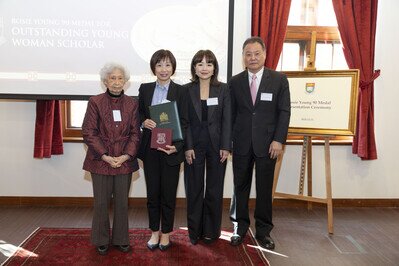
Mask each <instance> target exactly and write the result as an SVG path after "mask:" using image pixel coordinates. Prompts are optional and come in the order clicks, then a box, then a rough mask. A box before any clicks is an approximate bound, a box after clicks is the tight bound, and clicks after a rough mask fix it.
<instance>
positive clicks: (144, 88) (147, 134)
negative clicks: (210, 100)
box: [138, 81, 187, 166]
mask: <svg viewBox="0 0 399 266" xmlns="http://www.w3.org/2000/svg"><path fill="white" fill-rule="evenodd" d="M154 91H155V82H151V83H143V84H141V85H140V88H139V114H140V122H141V123H143V122H144V120H146V119H151V117H150V110H149V108H148V107H149V106H151V102H152V96H153V95H154ZM184 96H185V92H184V88H183V87H182V86H181V85H178V84H176V83H174V82H173V81H170V84H169V89H168V95H167V96H166V99H168V100H169V101H176V103H177V109H178V111H179V115H180V126H181V128H182V133H183V136H184V135H185V128H186V124H187V123H186V122H185V118H184V116H183V115H182V113H184V112H185V111H184V110H185V108H186V106H187V104H186V103H185V98H184ZM150 144H151V130H149V129H147V128H143V133H142V139H141V144H140V149H139V153H138V158H140V159H141V160H143V159H144V153H145V152H146V151H148V150H149V149H150ZM172 145H174V146H175V147H176V149H177V152H176V153H173V154H170V155H168V156H167V157H166V161H167V163H168V164H169V165H171V166H173V165H177V164H180V163H182V162H183V161H184V149H183V148H184V141H175V142H173V143H172Z"/></svg>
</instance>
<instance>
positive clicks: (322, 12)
mask: <svg viewBox="0 0 399 266" xmlns="http://www.w3.org/2000/svg"><path fill="white" fill-rule="evenodd" d="M317 14H319V16H317V24H316V25H317V26H337V18H336V17H335V12H334V8H333V4H332V1H331V0H328V1H327V0H321V1H320V0H319V1H318V5H317Z"/></svg>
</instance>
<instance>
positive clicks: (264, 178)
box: [230, 148, 276, 238]
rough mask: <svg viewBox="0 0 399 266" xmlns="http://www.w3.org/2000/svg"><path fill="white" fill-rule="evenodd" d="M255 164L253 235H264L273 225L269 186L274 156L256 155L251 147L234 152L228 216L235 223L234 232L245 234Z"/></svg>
mask: <svg viewBox="0 0 399 266" xmlns="http://www.w3.org/2000/svg"><path fill="white" fill-rule="evenodd" d="M254 164H255V178H256V180H255V184H256V206H255V215H254V216H255V228H256V237H257V238H263V237H264V236H266V235H269V234H270V231H271V230H272V229H273V222H272V189H273V178H274V168H275V165H276V160H275V159H270V157H268V156H267V157H256V155H255V154H254V153H253V149H252V148H251V149H250V153H249V154H247V155H244V156H242V155H237V154H234V152H233V174H234V195H233V198H232V202H231V208H230V219H231V220H232V222H233V224H234V233H236V234H238V235H240V236H244V235H245V234H246V233H247V230H248V228H249V225H250V220H249V211H248V201H249V194H250V191H251V184H252V172H253V168H254Z"/></svg>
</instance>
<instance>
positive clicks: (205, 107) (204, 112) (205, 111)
mask: <svg viewBox="0 0 399 266" xmlns="http://www.w3.org/2000/svg"><path fill="white" fill-rule="evenodd" d="M201 111H202V122H205V121H208V105H207V104H206V100H201Z"/></svg>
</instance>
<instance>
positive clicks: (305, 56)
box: [63, 0, 352, 144]
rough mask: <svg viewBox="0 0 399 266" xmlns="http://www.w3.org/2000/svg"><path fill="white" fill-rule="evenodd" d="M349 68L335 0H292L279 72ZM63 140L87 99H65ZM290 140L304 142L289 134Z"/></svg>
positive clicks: (72, 136) (76, 130) (75, 128)
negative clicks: (333, 2) (339, 28)
mask: <svg viewBox="0 0 399 266" xmlns="http://www.w3.org/2000/svg"><path fill="white" fill-rule="evenodd" d="M314 68H316V69H317V70H334V69H341V70H342V69H348V66H347V64H346V61H345V58H344V55H343V52H342V45H341V41H340V37H339V32H338V28H337V21H336V18H335V13H334V9H333V6H332V1H331V0H330V1H328V0H292V2H291V9H290V15H289V19H288V29H287V34H286V38H285V41H284V45H283V50H282V53H281V56H280V60H279V63H278V66H277V70H279V71H290V70H305V69H314ZM63 106H64V108H63V111H64V119H63V120H64V132H63V133H64V140H66V141H77V140H79V139H81V130H80V127H81V125H82V121H83V117H84V114H85V111H86V106H87V101H65V103H64V105H63ZM289 141H290V142H294V143H296V142H298V141H301V139H299V138H298V137H296V138H295V137H293V136H290V137H289ZM332 143H337V144H348V143H352V137H336V138H335V139H334V140H333V141H332Z"/></svg>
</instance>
